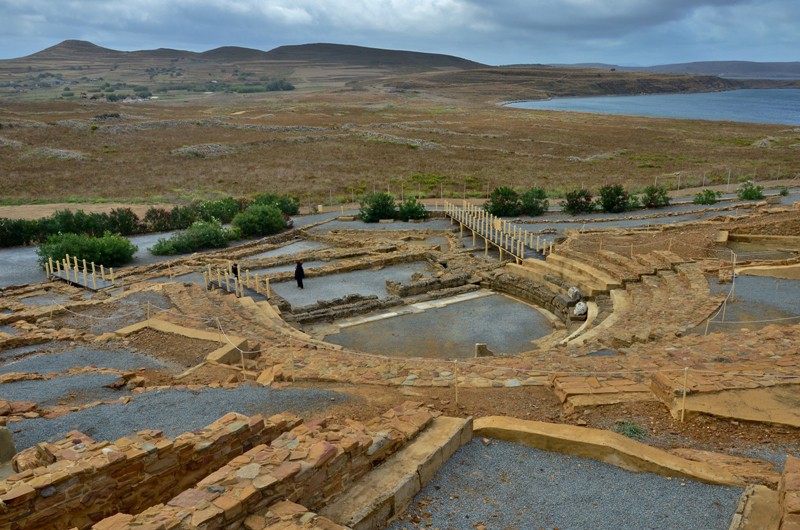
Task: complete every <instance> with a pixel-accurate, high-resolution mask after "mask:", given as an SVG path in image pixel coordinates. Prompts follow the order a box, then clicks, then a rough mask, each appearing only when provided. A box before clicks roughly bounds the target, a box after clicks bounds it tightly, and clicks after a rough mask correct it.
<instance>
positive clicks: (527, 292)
mask: <svg viewBox="0 0 800 530" xmlns="http://www.w3.org/2000/svg"><path fill="white" fill-rule="evenodd" d="M490 288H491V289H493V290H495V291H499V292H501V293H506V294H510V295H511V296H515V297H517V298H520V299H522V300H525V301H526V302H530V303H531V304H534V305H537V306H539V307H543V308H544V309H547V310H548V311H550V312H551V313H553V314H554V315H556V316H557V317H558V318H559V319H560V320H561V321H562V322H566V321H567V319H569V308H568V307H567V305H566V303H565V299H564V297H559V295H558V294H557V293H554V292H553V291H551V290H550V289H548V288H547V287H545V286H544V285H542V284H539V283H536V282H533V281H531V280H528V279H526V278H522V277H520V276H516V275H513V274H508V273H500V274H498V275H496V276H494V277H493V278H492V279H491V280H490Z"/></svg>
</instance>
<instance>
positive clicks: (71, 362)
mask: <svg viewBox="0 0 800 530" xmlns="http://www.w3.org/2000/svg"><path fill="white" fill-rule="evenodd" d="M84 366H95V367H97V368H108V369H111V370H121V371H132V370H137V369H139V368H163V367H164V366H165V365H164V363H162V362H160V361H158V360H156V359H154V358H152V357H148V356H146V355H142V354H139V353H132V352H127V351H122V350H113V351H106V350H96V349H94V348H86V347H76V348H73V349H71V350H67V351H65V352H63V353H43V354H33V355H30V356H27V357H23V358H22V359H19V360H18V361H13V362H9V363H6V364H4V365H3V366H0V374H4V373H8V372H23V373H37V374H54V373H59V372H66V371H67V370H69V369H70V368H76V367H84ZM54 381H55V380H54ZM2 393H3V386H0V394H2Z"/></svg>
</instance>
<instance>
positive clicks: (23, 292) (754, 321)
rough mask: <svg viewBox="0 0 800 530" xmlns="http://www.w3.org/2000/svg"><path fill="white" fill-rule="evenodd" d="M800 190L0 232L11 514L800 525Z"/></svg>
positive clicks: (350, 524) (251, 524)
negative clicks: (607, 203) (524, 208)
mask: <svg viewBox="0 0 800 530" xmlns="http://www.w3.org/2000/svg"><path fill="white" fill-rule="evenodd" d="M797 199H798V197H797V194H796V193H794V192H793V193H792V194H791V195H789V196H788V197H781V198H780V199H778V200H770V201H765V202H755V201H751V202H738V201H728V202H724V201H723V202H721V203H720V204H719V205H717V206H715V207H713V208H706V207H701V206H696V205H689V204H677V205H675V206H673V207H669V208H666V209H664V210H645V211H644V213H638V214H631V213H627V214H619V215H613V214H590V215H586V216H577V217H570V216H566V215H565V214H562V213H561V212H550V213H548V214H547V215H544V216H541V217H536V218H527V217H523V218H503V219H500V218H494V217H492V216H490V215H488V214H487V213H485V212H484V211H483V210H482V209H481V208H480V205H479V203H478V202H474V203H470V202H468V201H461V200H458V201H452V202H449V203H446V204H444V205H438V207H437V208H431V211H430V214H431V215H430V219H429V220H427V221H424V222H397V221H396V222H386V223H384V222H381V223H373V224H368V223H363V222H361V221H360V220H358V219H357V218H354V217H353V215H352V212H348V211H344V209H343V208H342V210H341V211H340V212H329V213H327V214H310V215H306V216H300V217H297V218H296V219H295V222H294V228H292V229H289V230H287V231H285V232H283V233H281V234H278V235H276V236H271V237H268V238H265V239H259V240H253V241H248V242H245V243H244V244H240V245H238V246H231V247H229V248H227V249H225V250H222V251H211V252H204V253H197V254H191V255H184V256H180V257H177V258H171V259H162V260H156V259H153V260H149V261H148V262H146V263H134V265H133V266H129V267H123V268H120V269H118V270H115V271H114V277H113V279H112V278H111V277H110V275H109V276H108V277H105V276H104V277H103V278H102V279H101V281H100V283H97V278H96V277H95V278H94V279H93V278H92V277H91V270H90V267H88V266H86V265H84V264H82V263H77V262H73V261H70V262H66V257H65V260H64V262H62V263H59V264H58V269H54V270H53V274H50V275H49V276H48V275H46V274H45V273H44V272H43V271H42V270H41V269H38V268H35V269H31V270H23V269H25V267H26V266H28V267H35V264H32V263H31V264H28V265H25V264H23V263H22V261H21V258H20V256H21V255H23V254H22V253H24V252H26V251H27V250H25V249H6V250H0V264H1V265H0V269H2V271H3V272H2V273H0V284H1V285H3V287H0V294H1V295H2V296H1V297H0V419H1V420H2V423H3V424H4V425H5V427H4V428H0V439H1V440H0V442H1V444H0V445H1V447H0V449H2V454H1V455H0V456H2V461H3V462H4V463H3V466H2V481H0V528H9V529H14V530H27V529H34V528H37V529H38V528H45V529H72V528H78V529H81V530H85V529H90V528H92V529H97V530H121V529H134V528H148V529H172V528H187V529H189V528H191V529H222V528H224V529H238V528H244V529H248V530H262V529H273V530H277V529H295V528H297V529H299V528H307V529H339V528H353V529H358V530H361V529H377V528H386V527H388V528H392V529H394V530H400V529H415V528H441V529H444V528H455V529H462V528H464V529H472V528H483V529H497V528H519V529H527V528H562V529H565V528H707V529H716V528H719V529H723V530H724V529H728V528H735V529H755V528H776V529H782V530H795V529H800V459H799V458H798V457H800V301H799V300H800V296H798V295H800V235H798V234H800V209H798V207H799V206H800V203H798V202H797ZM297 262H302V263H303V267H304V269H305V279H304V288H303V289H299V288H298V287H297V285H296V283H295V280H294V269H295V266H296V264H297ZM234 265H235V267H236V268H237V269H238V275H234V274H233V272H234ZM82 268H83V269H82ZM66 270H69V271H70V273H71V274H72V275H71V276H69V275H67V274H65V272H66ZM48 272H49V266H48ZM84 272H86V274H84ZM20 279H24V281H20Z"/></svg>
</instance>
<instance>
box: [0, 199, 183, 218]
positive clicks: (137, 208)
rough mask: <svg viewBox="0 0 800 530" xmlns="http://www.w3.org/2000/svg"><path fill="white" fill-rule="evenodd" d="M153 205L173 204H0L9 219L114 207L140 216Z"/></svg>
mask: <svg viewBox="0 0 800 530" xmlns="http://www.w3.org/2000/svg"><path fill="white" fill-rule="evenodd" d="M152 206H157V207H160V208H168V209H169V208H172V206H173V205H172V204H125V203H122V202H103V203H81V202H56V203H52V204H19V205H15V206H0V217H7V218H9V219H39V218H41V217H47V216H49V215H51V214H53V213H54V212H56V211H58V210H83V211H84V212H86V213H103V212H110V211H111V210H113V209H114V208H130V209H131V210H133V212H134V213H135V214H136V215H138V216H139V217H144V214H145V213H146V212H147V210H148V209H149V208H151V207H152Z"/></svg>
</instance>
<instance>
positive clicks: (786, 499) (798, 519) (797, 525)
mask: <svg viewBox="0 0 800 530" xmlns="http://www.w3.org/2000/svg"><path fill="white" fill-rule="evenodd" d="M778 496H779V499H780V505H781V511H782V517H781V526H780V530H800V458H797V457H794V456H787V457H786V464H785V465H784V468H783V475H782V476H781V482H780V484H779V485H778Z"/></svg>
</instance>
